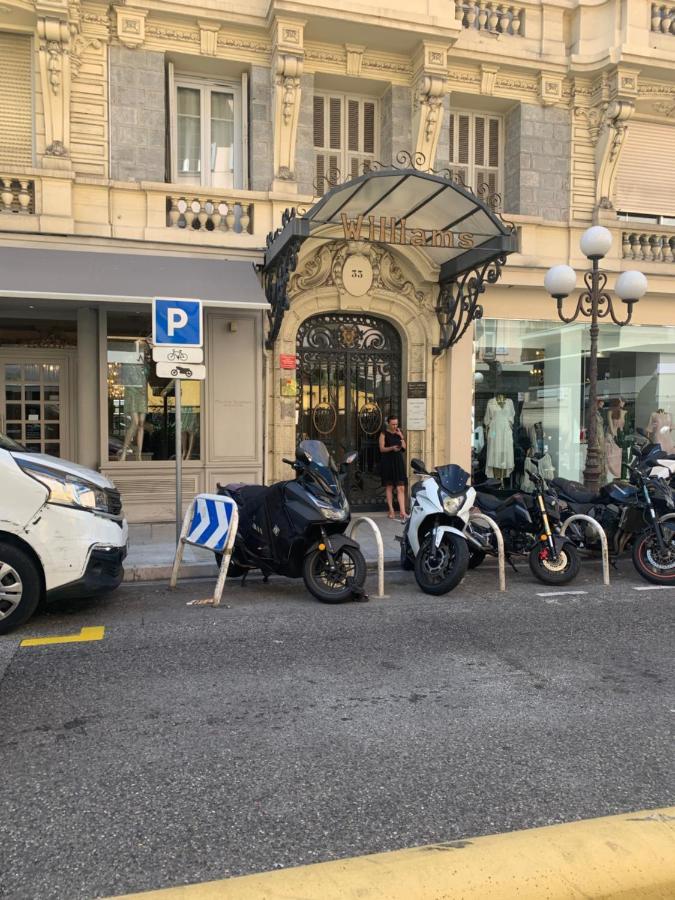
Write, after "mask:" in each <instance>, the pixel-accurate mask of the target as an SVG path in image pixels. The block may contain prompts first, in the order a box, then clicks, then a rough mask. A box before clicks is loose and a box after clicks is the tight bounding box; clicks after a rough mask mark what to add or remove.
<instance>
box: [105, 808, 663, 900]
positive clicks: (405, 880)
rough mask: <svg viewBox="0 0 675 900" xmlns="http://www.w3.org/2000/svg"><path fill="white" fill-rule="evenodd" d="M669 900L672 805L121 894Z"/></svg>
mask: <svg viewBox="0 0 675 900" xmlns="http://www.w3.org/2000/svg"><path fill="white" fill-rule="evenodd" d="M544 897H545V898H546V900H577V898H578V900H581V898H585V900H589V898H592V900H599V898H603V900H609V898H616V900H619V898H622V900H628V898H629V897H630V898H631V900H647V898H649V900H672V898H673V897H675V807H670V808H669V809H656V810H647V811H646V812H637V813H625V814H623V815H619V816H607V817H606V818H602V819H587V820H586V821H582V822H568V823H566V824H564V825H551V826H549V827H547V828H532V829H529V830H528V831H512V832H508V833H506V834H495V835H488V836H486V837H478V838H468V839H466V840H460V841H447V842H443V843H441V844H432V845H431V846H429V847H414V848H412V849H410V850H396V851H394V852H393V853H377V854H374V855H372V856H361V857H356V858H353V859H342V860H336V861H331V862H325V863H317V864H316V865H312V866H299V867H297V868H294V869H282V870H278V871H273V872H263V873H260V874H257V875H244V876H243V877H239V878H228V879H225V880H224V881H211V882H206V883H204V884H193V885H187V886H184V887H176V888H167V889H165V890H158V891H148V892H145V893H142V894H129V895H125V898H119V900H132V898H133V900H141V898H145V900H357V898H359V900H460V898H461V900H542V898H544Z"/></svg>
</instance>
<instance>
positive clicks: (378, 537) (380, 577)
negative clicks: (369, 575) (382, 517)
mask: <svg viewBox="0 0 675 900" xmlns="http://www.w3.org/2000/svg"><path fill="white" fill-rule="evenodd" d="M362 524H366V525H370V527H371V529H372V530H373V533H374V535H375V543H376V544H377V594H376V596H377V597H378V598H379V599H381V598H382V597H387V596H388V595H387V594H385V592H384V544H383V543H382V532H381V531H380V529H379V528H378V526H377V524H376V523H375V522H374V521H373V520H372V519H371V518H369V517H368V516H359V517H358V518H357V519H352V521H351V522H350V523H349V528H348V529H347V535H348V537H351V536H352V535H353V534H354V532H355V531H356V530H357V529H358V527H359V525H362Z"/></svg>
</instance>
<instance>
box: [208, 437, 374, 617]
mask: <svg viewBox="0 0 675 900" xmlns="http://www.w3.org/2000/svg"><path fill="white" fill-rule="evenodd" d="M356 456H357V455H356V453H349V454H347V456H346V457H345V460H344V462H343V464H342V465H341V467H340V469H338V468H337V466H336V465H335V462H334V460H333V458H332V456H331V455H330V453H329V452H328V450H327V449H326V446H325V444H322V443H321V441H303V442H302V443H301V444H300V445H299V446H298V448H297V450H296V452H295V460H290V459H285V460H284V462H285V463H288V465H289V466H291V467H292V468H293V470H294V471H295V473H296V477H295V479H294V480H292V481H280V482H278V483H277V484H273V485H270V486H269V487H264V486H262V485H258V484H228V485H225V486H224V487H223V486H221V485H218V493H219V494H225V495H227V496H229V497H232V499H233V500H234V501H235V502H236V504H237V507H238V509H239V528H238V530H237V535H236V537H235V542H234V549H233V551H232V558H231V560H230V565H229V568H228V572H227V574H228V576H229V577H233V578H237V577H239V576H243V577H244V579H245V577H246V575H247V574H248V572H250V571H251V570H252V569H260V570H261V571H262V573H263V575H264V576H265V578H266V579H267V577H269V575H271V574H272V573H275V574H277V575H285V576H286V577H287V578H300V577H302V578H303V580H304V582H305V585H306V587H307V590H308V591H309V592H310V593H311V594H313V595H314V596H315V597H316V599H317V600H320V601H321V602H322V603H343V602H345V601H346V600H350V599H357V600H363V599H367V597H366V595H365V592H364V587H363V586H364V584H365V580H366V561H365V559H364V558H363V554H362V553H361V550H360V547H359V545H358V544H357V543H356V541H353V540H352V539H351V538H349V537H347V536H346V535H345V534H344V532H345V530H346V528H347V525H348V524H349V521H350V514H349V503H348V502H347V498H346V497H345V494H344V491H343V489H342V481H343V479H344V478H345V477H346V473H347V466H348V465H349V464H350V463H353V462H354V461H355V460H356ZM216 558H217V559H218V562H219V564H220V561H221V560H222V555H219V554H217V555H216Z"/></svg>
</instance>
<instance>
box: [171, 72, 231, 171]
mask: <svg viewBox="0 0 675 900" xmlns="http://www.w3.org/2000/svg"><path fill="white" fill-rule="evenodd" d="M172 127H173V130H174V138H173V140H172V144H173V146H174V148H175V149H174V154H173V155H174V162H173V180H174V181H177V182H179V183H180V182H185V183H189V184H201V185H204V186H205V187H222V188H237V187H242V170H243V166H242V156H243V153H242V121H241V87H240V86H239V85H226V84H217V83H215V82H207V81H203V80H201V79H188V78H180V79H176V84H175V107H174V116H173V124H172Z"/></svg>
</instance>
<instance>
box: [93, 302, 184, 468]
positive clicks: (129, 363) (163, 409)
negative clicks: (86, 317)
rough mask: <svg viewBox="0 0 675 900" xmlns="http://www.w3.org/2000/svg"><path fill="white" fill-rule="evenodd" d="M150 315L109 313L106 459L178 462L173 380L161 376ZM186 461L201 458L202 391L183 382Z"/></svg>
mask: <svg viewBox="0 0 675 900" xmlns="http://www.w3.org/2000/svg"><path fill="white" fill-rule="evenodd" d="M151 330H152V326H151V324H150V316H149V315H145V314H143V315H140V316H139V315H138V314H132V315H128V314H117V313H109V314H108V359H107V364H108V371H107V380H108V459H109V460H110V461H113V462H147V461H155V462H157V461H160V462H161V461H162V460H169V459H175V458H176V451H175V448H176V431H175V422H176V415H175V395H174V382H173V381H166V380H164V379H163V378H157V376H156V375H155V366H154V365H153V363H152V351H151V349H150V344H149V338H148V335H149V334H150V332H151ZM181 400H182V410H181V411H182V416H181V444H182V453H183V459H199V457H200V443H199V442H200V433H201V387H200V382H198V381H184V382H183V383H182V392H181Z"/></svg>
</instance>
